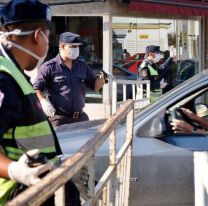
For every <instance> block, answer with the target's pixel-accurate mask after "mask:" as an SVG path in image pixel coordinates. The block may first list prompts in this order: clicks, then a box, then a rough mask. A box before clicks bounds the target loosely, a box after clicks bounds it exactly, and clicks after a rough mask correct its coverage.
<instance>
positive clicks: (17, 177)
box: [8, 149, 52, 186]
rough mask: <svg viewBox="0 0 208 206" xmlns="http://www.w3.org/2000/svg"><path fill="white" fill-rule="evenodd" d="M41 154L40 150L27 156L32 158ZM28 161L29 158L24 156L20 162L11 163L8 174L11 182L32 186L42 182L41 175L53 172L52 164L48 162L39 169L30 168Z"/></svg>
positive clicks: (38, 167)
mask: <svg viewBox="0 0 208 206" xmlns="http://www.w3.org/2000/svg"><path fill="white" fill-rule="evenodd" d="M39 153H40V151H39V150H38V149H34V150H30V151H28V152H27V154H28V155H29V156H31V157H33V156H35V155H37V154H39ZM27 160H28V157H27V155H26V154H24V155H22V156H21V157H20V159H19V160H18V161H13V162H11V163H10V164H9V167H8V174H9V177H10V179H11V180H13V181H15V182H19V183H23V184H24V185H27V186H31V185H34V184H36V183H37V182H39V181H40V178H39V177H38V176H39V175H40V174H42V173H44V172H46V171H49V170H51V168H52V164H51V163H50V162H48V163H46V164H43V165H40V166H37V167H29V166H28V164H27Z"/></svg>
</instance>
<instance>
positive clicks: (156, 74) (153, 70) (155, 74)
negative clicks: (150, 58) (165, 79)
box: [147, 64, 158, 76]
mask: <svg viewBox="0 0 208 206" xmlns="http://www.w3.org/2000/svg"><path fill="white" fill-rule="evenodd" d="M147 67H148V69H149V71H150V75H151V76H158V72H157V70H156V69H154V68H153V67H152V66H151V65H150V64H148V66H147Z"/></svg>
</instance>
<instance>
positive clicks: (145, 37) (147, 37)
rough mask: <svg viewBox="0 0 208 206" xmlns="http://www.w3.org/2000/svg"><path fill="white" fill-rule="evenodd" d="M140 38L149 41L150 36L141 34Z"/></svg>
mask: <svg viewBox="0 0 208 206" xmlns="http://www.w3.org/2000/svg"><path fill="white" fill-rule="evenodd" d="M139 38H140V39H149V35H148V34H140V35H139Z"/></svg>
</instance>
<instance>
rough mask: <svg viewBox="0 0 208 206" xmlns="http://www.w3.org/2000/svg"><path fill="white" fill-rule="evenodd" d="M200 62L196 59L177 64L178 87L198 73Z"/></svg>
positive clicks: (180, 61)
mask: <svg viewBox="0 0 208 206" xmlns="http://www.w3.org/2000/svg"><path fill="white" fill-rule="evenodd" d="M198 68H199V62H198V61H197V60H195V59H186V60H179V61H178V62H177V72H176V80H175V81H176V85H179V84H180V83H182V82H184V81H185V80H187V79H189V78H191V77H193V76H194V75H195V74H197V73H198Z"/></svg>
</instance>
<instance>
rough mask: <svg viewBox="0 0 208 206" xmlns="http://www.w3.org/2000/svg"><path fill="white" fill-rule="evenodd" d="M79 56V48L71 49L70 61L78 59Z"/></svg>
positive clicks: (69, 53)
mask: <svg viewBox="0 0 208 206" xmlns="http://www.w3.org/2000/svg"><path fill="white" fill-rule="evenodd" d="M78 56H79V47H77V48H69V51H68V57H69V58H70V59H77V57H78Z"/></svg>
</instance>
